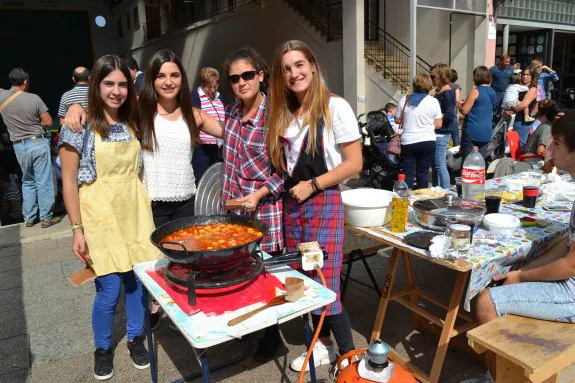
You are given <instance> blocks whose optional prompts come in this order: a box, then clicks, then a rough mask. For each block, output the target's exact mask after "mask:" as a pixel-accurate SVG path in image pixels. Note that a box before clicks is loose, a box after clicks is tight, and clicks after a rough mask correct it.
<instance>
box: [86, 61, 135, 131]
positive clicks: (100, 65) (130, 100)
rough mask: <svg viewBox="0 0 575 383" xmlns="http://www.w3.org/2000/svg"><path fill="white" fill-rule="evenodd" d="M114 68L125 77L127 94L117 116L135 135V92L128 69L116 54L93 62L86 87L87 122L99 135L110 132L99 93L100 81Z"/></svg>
mask: <svg viewBox="0 0 575 383" xmlns="http://www.w3.org/2000/svg"><path fill="white" fill-rule="evenodd" d="M115 70H119V71H120V72H122V74H123V75H124V76H125V77H126V81H127V83H128V96H127V97H126V101H124V103H123V104H122V105H121V106H120V108H119V109H118V118H119V119H120V121H122V122H124V123H125V124H127V125H128V127H129V128H130V129H132V131H134V133H136V135H137V134H138V130H137V129H136V127H135V126H134V123H133V121H134V120H133V116H134V108H135V106H136V92H135V89H134V84H133V82H132V77H131V76H130V70H129V69H128V67H127V66H126V64H125V63H124V61H123V60H122V59H121V58H120V57H118V56H116V55H105V56H102V57H100V58H99V59H98V61H96V62H95V63H94V66H93V68H92V75H91V76H90V85H89V87H88V124H89V125H90V128H91V129H92V130H94V131H95V132H96V133H98V134H99V135H100V136H102V137H104V138H106V137H108V134H109V132H110V125H109V124H108V121H106V116H105V115H104V100H102V95H101V94H100V83H101V82H102V81H103V80H104V79H105V78H106V76H108V75H109V74H110V73H112V72H113V71H115Z"/></svg>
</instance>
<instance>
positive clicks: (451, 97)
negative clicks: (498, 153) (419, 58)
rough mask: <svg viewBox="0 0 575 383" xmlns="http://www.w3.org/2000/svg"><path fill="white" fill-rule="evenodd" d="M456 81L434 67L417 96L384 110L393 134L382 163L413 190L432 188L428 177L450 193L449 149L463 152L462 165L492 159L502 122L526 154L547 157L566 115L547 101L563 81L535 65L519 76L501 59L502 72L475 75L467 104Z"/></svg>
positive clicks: (417, 85)
mask: <svg viewBox="0 0 575 383" xmlns="http://www.w3.org/2000/svg"><path fill="white" fill-rule="evenodd" d="M457 80H458V73H457V71H456V70H454V69H453V68H450V67H449V66H448V65H446V64H442V63H439V64H436V65H433V66H432V67H431V69H430V74H429V75H428V74H418V75H416V76H415V78H414V79H413V92H412V93H410V94H408V95H405V96H403V97H402V98H401V99H400V101H399V104H398V105H395V104H393V103H389V104H387V105H386V106H385V108H384V110H385V113H386V114H387V116H388V119H389V121H390V124H391V125H392V127H393V129H394V131H395V133H396V135H395V136H394V137H392V138H391V140H390V142H389V144H388V145H387V146H386V147H385V148H384V150H385V152H386V153H385V155H386V157H387V160H388V161H389V162H390V163H392V164H394V163H396V162H400V163H401V167H402V168H403V171H404V172H405V174H406V182H407V185H408V186H409V187H410V188H413V189H419V188H426V187H428V185H429V179H430V172H429V170H430V169H431V172H432V174H431V175H432V177H431V182H432V184H433V186H440V187H442V188H444V189H448V188H449V187H450V186H451V184H452V175H453V172H450V171H449V169H448V166H447V161H446V158H447V150H448V148H449V146H454V147H457V146H458V147H459V153H460V154H461V159H462V161H464V160H465V158H466V157H467V156H468V155H469V154H470V153H471V152H472V150H473V148H474V147H477V148H478V149H479V151H480V153H482V154H483V155H484V156H487V153H486V151H485V150H486V149H487V147H488V144H489V143H490V141H491V139H492V133H493V127H494V125H495V124H497V123H499V122H503V121H504V120H505V121H507V123H508V124H509V125H510V127H509V129H510V130H513V131H516V132H517V134H518V136H519V145H520V148H521V150H522V153H523V154H526V155H531V156H534V157H541V158H543V157H545V151H546V150H545V148H546V147H547V146H548V145H549V142H550V139H551V138H550V134H549V129H550V122H552V121H553V119H554V118H555V117H556V116H557V115H560V114H561V113H563V112H562V110H561V108H560V107H559V106H558V105H557V104H556V103H555V101H553V100H552V99H551V98H550V96H551V94H550V84H552V83H553V82H556V81H558V80H559V76H558V75H557V73H556V72H554V71H553V70H551V68H549V67H548V66H546V65H543V63H542V62H541V60H538V59H536V60H533V61H532V62H531V65H530V66H529V67H528V68H525V69H521V66H520V65H519V64H518V63H515V64H513V65H511V59H510V57H509V56H508V55H504V56H502V57H501V58H500V63H499V64H498V65H495V66H493V67H491V68H487V67H486V66H479V67H477V68H475V69H474V70H473V85H474V86H473V88H472V89H471V90H470V91H469V92H468V94H467V97H465V98H464V99H462V96H461V86H460V85H459V84H458V83H457ZM431 94H433V95H434V96H432V95H431ZM541 108H544V112H543V113H542V112H541V111H540V109H541ZM460 116H462V117H463V122H462V124H461V128H460V124H459V119H460ZM512 116H513V120H511V117H512ZM502 119H503V120H502ZM545 123H546V124H545ZM540 127H542V129H539V128H540ZM460 133H461V134H460Z"/></svg>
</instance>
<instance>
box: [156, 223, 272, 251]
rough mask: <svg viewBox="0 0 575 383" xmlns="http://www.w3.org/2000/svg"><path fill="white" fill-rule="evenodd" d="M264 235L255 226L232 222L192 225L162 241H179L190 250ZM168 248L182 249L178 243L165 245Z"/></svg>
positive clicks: (221, 246)
mask: <svg viewBox="0 0 575 383" xmlns="http://www.w3.org/2000/svg"><path fill="white" fill-rule="evenodd" d="M261 236H262V233H261V232H260V231H259V230H257V229H254V228H251V227H248V226H243V225H238V224H232V223H214V224H207V225H201V226H192V227H188V228H187V229H182V230H179V231H176V232H174V233H172V234H170V235H167V236H165V237H164V238H162V240H161V241H160V243H161V242H178V243H181V244H182V245H184V246H185V247H186V249H187V250H189V251H202V250H219V249H225V248H228V247H235V246H240V245H244V244H246V243H249V242H252V241H254V240H256V239H258V238H260V237H261ZM165 247H166V248H168V249H174V250H178V249H181V248H180V247H179V246H176V245H169V244H166V245H165Z"/></svg>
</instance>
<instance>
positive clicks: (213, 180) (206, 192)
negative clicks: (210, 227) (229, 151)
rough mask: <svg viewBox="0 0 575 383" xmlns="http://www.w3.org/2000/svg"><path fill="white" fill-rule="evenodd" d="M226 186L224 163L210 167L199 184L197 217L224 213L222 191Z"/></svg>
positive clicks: (195, 208) (197, 190) (196, 207)
mask: <svg viewBox="0 0 575 383" xmlns="http://www.w3.org/2000/svg"><path fill="white" fill-rule="evenodd" d="M223 186H224V163H223V162H216V163H215V164H213V165H212V166H210V167H209V168H208V169H207V170H206V172H205V173H204V175H203V176H202V178H201V179H200V182H199V183H198V187H197V189H196V200H195V202H194V214H195V215H212V214H220V213H222V211H223V209H222V189H223Z"/></svg>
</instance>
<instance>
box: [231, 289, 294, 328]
mask: <svg viewBox="0 0 575 383" xmlns="http://www.w3.org/2000/svg"><path fill="white" fill-rule="evenodd" d="M287 302H288V301H287V300H286V297H285V296H284V295H279V296H277V297H275V298H272V299H270V301H269V302H268V303H267V304H265V305H264V306H262V307H259V308H257V309H255V310H252V311H250V312H248V313H245V314H243V315H240V316H239V317H237V318H234V319H232V320H230V321H229V322H228V326H235V325H237V324H240V323H242V322H243V321H245V320H246V319H249V318H251V317H253V316H254V315H256V314H257V313H259V312H262V311H264V310H265V309H268V308H270V307H274V306H279V305H281V304H284V303H287Z"/></svg>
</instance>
